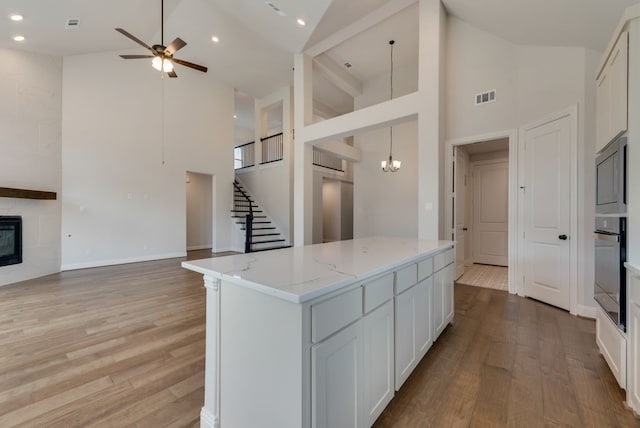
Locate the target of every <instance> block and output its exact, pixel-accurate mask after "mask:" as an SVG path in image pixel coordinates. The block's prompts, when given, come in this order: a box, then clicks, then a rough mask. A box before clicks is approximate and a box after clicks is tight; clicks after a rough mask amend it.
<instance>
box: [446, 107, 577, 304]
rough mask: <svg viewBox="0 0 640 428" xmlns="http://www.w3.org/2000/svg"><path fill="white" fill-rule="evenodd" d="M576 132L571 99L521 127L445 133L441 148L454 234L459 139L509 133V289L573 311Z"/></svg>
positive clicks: (448, 225)
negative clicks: (447, 135) (567, 104)
mask: <svg viewBox="0 0 640 428" xmlns="http://www.w3.org/2000/svg"><path fill="white" fill-rule="evenodd" d="M577 135H578V109H577V105H574V106H571V107H569V108H567V109H565V110H562V111H560V112H557V113H554V114H551V115H549V116H548V117H546V118H543V119H541V120H539V121H537V122H533V123H530V124H528V125H525V126H522V127H521V128H519V129H513V130H509V131H502V132H496V133H492V134H485V135H481V136H475V137H466V138H460V139H457V140H453V141H448V142H447V143H446V151H445V157H446V160H445V195H446V199H445V201H446V203H445V206H444V208H445V231H446V232H447V234H446V237H447V238H449V239H452V240H454V241H457V234H458V226H459V225H458V224H457V223H456V222H457V218H456V199H457V198H456V192H455V187H454V183H455V176H456V173H455V170H456V158H457V156H456V155H457V147H459V146H465V145H468V144H473V143H480V142H485V141H490V140H496V139H500V138H508V140H509V154H508V159H509V185H508V188H509V190H508V207H509V214H508V232H507V234H508V241H507V242H508V243H507V247H508V263H507V264H508V284H509V285H508V290H509V293H513V294H515V293H517V294H518V295H520V296H523V297H532V298H535V299H538V300H541V301H543V302H545V303H549V304H552V305H555V306H558V307H561V308H565V309H568V310H569V312H570V313H571V314H577V311H578V303H577V296H578V281H577V275H578V246H577V244H578V242H577V241H578V239H579V237H578V224H577V221H576V218H577V215H578V211H577V207H578V196H577V194H578V192H577V189H578V172H577V171H578V161H577V159H578V157H577V151H578V139H577ZM567 230H568V231H569V232H566V231H567ZM468 237H469V234H467V238H468ZM571 237H574V239H572V238H571ZM561 287H562V290H560V288H561ZM565 287H566V288H565ZM556 290H557V291H556ZM553 296H556V297H553Z"/></svg>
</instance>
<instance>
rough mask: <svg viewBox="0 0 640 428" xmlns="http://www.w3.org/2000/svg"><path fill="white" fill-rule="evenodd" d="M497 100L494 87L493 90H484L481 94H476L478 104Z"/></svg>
mask: <svg viewBox="0 0 640 428" xmlns="http://www.w3.org/2000/svg"><path fill="white" fill-rule="evenodd" d="M495 100H496V90H495V89H492V90H491V91H487V92H483V93H481V94H476V105H477V106H479V105H481V104H487V103H492V102H494V101H495Z"/></svg>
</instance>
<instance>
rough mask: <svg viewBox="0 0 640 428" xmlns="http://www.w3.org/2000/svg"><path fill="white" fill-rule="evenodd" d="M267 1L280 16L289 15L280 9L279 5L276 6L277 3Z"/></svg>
mask: <svg viewBox="0 0 640 428" xmlns="http://www.w3.org/2000/svg"><path fill="white" fill-rule="evenodd" d="M265 3H266V4H267V6H269V7H270V8H271V9H272V10H273V11H274V12H275V13H277V14H278V15H280V16H287V14H286V13H284V12H283V11H281V10H280V8H279V7H278V6H276V5H275V4H273V3H271V2H270V1H268V0H267V1H265Z"/></svg>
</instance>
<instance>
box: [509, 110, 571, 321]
mask: <svg viewBox="0 0 640 428" xmlns="http://www.w3.org/2000/svg"><path fill="white" fill-rule="evenodd" d="M574 123H575V122H574V119H573V118H572V115H571V114H565V115H559V116H558V117H556V118H555V119H553V120H549V121H546V122H541V123H539V124H536V125H532V126H529V127H523V128H521V130H520V132H521V134H520V135H521V138H520V150H519V154H520V166H521V168H522V170H521V172H522V174H521V182H520V187H521V190H520V192H521V193H520V195H521V196H522V205H521V209H522V219H523V220H522V221H523V223H522V225H523V230H524V241H523V247H522V250H523V252H524V254H523V255H522V260H523V264H524V266H523V269H524V293H525V295H527V296H529V297H533V298H534V299H538V300H541V301H543V302H546V303H549V304H551V305H554V306H558V307H560V308H563V309H570V304H571V301H570V287H571V245H570V238H571V237H570V232H571V226H572V224H571V222H572V219H571V200H572V195H571V178H572V177H571V169H572V168H571V166H572V165H571V145H572V138H575V137H574V134H573V133H574V132H576V131H574V127H575V124H574Z"/></svg>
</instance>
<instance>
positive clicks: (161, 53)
mask: <svg viewBox="0 0 640 428" xmlns="http://www.w3.org/2000/svg"><path fill="white" fill-rule="evenodd" d="M116 31H117V32H119V33H121V34H122V35H123V36H125V37H128V38H129V39H131V40H133V41H134V42H136V43H137V44H139V45H140V46H143V47H144V48H146V49H148V50H149V51H151V53H152V54H153V55H120V57H122V58H124V59H143V58H153V59H152V61H151V64H152V65H153V68H155V69H156V70H158V71H162V72H165V73H167V75H168V76H169V77H178V75H177V74H176V71H175V70H174V66H173V65H174V63H175V64H180V65H184V66H185V67H189V68H193V69H194V70H198V71H202V72H203V73H206V72H207V67H204V66H202V65H198V64H194V63H192V62H188V61H183V60H181V59H178V58H174V56H173V55H174V54H175V53H176V52H177V51H178V50H180V49H182V48H183V47H185V46H186V45H187V42H185V41H184V40H182V39H181V38H179V37H178V38H176V39H175V40H174V41H173V42H171V43H169V46H165V45H164V0H160V44H159V45H153V46H151V47H150V46H149V45H147V44H146V43H145V42H143V41H142V40H140V39H138V38H137V37H135V36H134V35H132V34H131V33H129V32H128V31H126V30H124V29H122V28H116Z"/></svg>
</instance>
